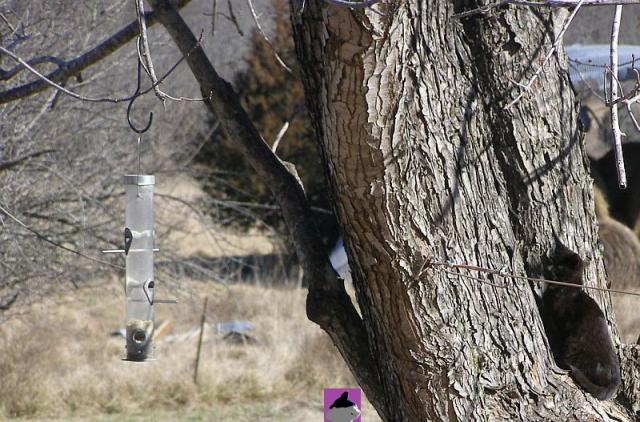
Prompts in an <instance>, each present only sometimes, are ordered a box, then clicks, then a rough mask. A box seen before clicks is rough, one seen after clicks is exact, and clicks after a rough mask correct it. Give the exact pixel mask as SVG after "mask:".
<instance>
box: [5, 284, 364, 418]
mask: <svg viewBox="0 0 640 422" xmlns="http://www.w3.org/2000/svg"><path fill="white" fill-rule="evenodd" d="M183 288H184V290H185V291H189V292H190V294H191V298H192V299H191V300H189V299H186V300H184V299H183V300H181V302H180V304H178V305H164V306H162V307H160V306H158V308H157V311H156V320H157V321H159V320H162V319H170V320H171V321H172V322H173V329H172V332H171V333H170V334H178V333H184V332H187V331H188V330H189V329H190V328H192V327H194V326H197V324H198V321H199V317H200V315H199V313H200V311H201V298H202V295H203V294H204V293H207V294H208V296H209V307H208V309H209V312H207V317H208V321H210V322H212V323H214V322H217V321H224V320H231V319H237V320H239V319H248V320H250V321H252V322H253V323H254V324H255V329H254V330H253V332H252V333H251V335H252V336H254V337H255V339H256V340H257V344H255V345H243V346H238V345H231V344H228V343H227V342H225V341H224V340H222V336H221V335H219V334H217V333H215V331H214V330H213V329H211V330H208V331H206V332H205V333H206V335H205V342H204V344H203V350H202V362H201V367H200V373H199V381H200V382H199V385H195V384H194V383H193V380H192V376H193V365H194V358H195V353H196V340H195V338H193V339H191V340H187V341H168V340H165V341H160V342H158V343H157V345H156V350H155V353H154V356H155V358H156V360H155V361H153V362H146V363H132V362H125V361H121V360H120V358H121V357H122V356H123V351H124V350H123V347H124V346H123V345H124V341H123V339H121V338H113V337H109V335H108V333H109V332H110V331H111V330H113V329H114V328H117V327H119V326H120V325H122V319H123V312H122V311H123V309H122V308H123V306H124V305H123V303H122V297H121V294H122V292H121V288H119V285H118V284H117V283H107V284H106V287H105V289H103V290H100V291H99V292H96V291H88V290H84V291H81V292H80V293H79V294H77V295H76V296H75V297H74V298H59V299H58V302H60V300H62V302H63V303H62V304H60V303H58V304H56V303H55V302H54V301H53V300H51V301H49V302H47V303H42V304H39V305H34V306H32V307H31V308H29V309H28V311H29V312H28V314H26V315H23V316H21V317H15V318H13V319H11V320H9V321H7V322H5V323H3V324H0V356H2V359H1V360H0V374H2V375H1V376H2V382H0V418H16V417H28V418H51V417H57V418H63V419H65V418H68V417H72V416H73V417H76V418H78V417H79V418H81V419H82V418H85V417H86V418H87V419H94V418H96V417H97V415H105V414H116V415H119V417H121V418H124V416H125V415H127V414H140V413H141V412H142V411H144V412H150V414H154V413H155V412H160V413H158V414H162V412H169V415H173V417H172V416H169V417H168V420H170V419H172V418H174V419H175V417H176V414H175V413H173V412H176V411H177V410H178V409H185V411H187V409H188V410H189V411H190V412H194V410H193V409H207V408H209V409H218V411H220V412H221V414H229V415H235V416H229V419H228V420H245V419H244V418H242V417H239V416H237V412H235V413H234V412H231V411H227V412H226V413H225V411H224V410H220V409H221V408H222V409H225V408H234V409H239V408H245V409H250V408H253V409H255V408H256V406H257V407H259V408H261V409H272V412H271V413H273V412H276V413H275V415H276V416H274V417H273V419H272V420H278V417H277V412H278V409H281V412H283V416H284V415H285V414H289V413H290V412H292V409H295V408H300V409H302V408H304V409H306V411H307V412H311V413H312V414H316V415H317V418H320V417H321V407H322V389H323V388H324V387H328V386H350V385H354V384H355V382H354V380H353V378H352V376H351V375H350V374H349V372H348V370H347V368H346V366H345V364H344V363H343V361H342V359H341V358H340V356H339V355H338V353H337V351H336V350H335V348H334V346H333V345H332V344H331V342H330V340H329V339H328V336H326V334H324V333H323V332H322V331H321V330H320V329H319V328H318V327H316V326H315V325H314V324H312V323H311V322H309V321H308V320H307V318H306V316H305V312H304V296H305V292H304V291H303V290H300V289H295V288H279V289H278V288H264V287H260V286H251V285H233V286H230V287H229V288H224V287H220V286H217V285H211V284H206V283H196V282H184V284H183ZM196 337H197V336H196ZM364 410H365V412H368V413H369V415H373V413H374V411H373V410H372V409H371V407H370V406H368V404H367V406H366V407H365V409H364ZM247 411H248V410H247ZM212 412H213V410H212ZM287 412H289V413H287ZM294 413H296V412H294ZM148 414H149V413H147V415H148ZM158 419H162V417H160V416H159V417H158ZM196 419H197V418H196ZM287 419H289V418H288V417H287ZM314 419H316V418H314ZM132 420H133V419H132ZM140 420H142V419H140ZM220 420H225V419H224V418H222V419H220ZM246 420H249V419H246ZM290 420H295V418H294V419H290ZM367 420H371V418H370V417H367Z"/></svg>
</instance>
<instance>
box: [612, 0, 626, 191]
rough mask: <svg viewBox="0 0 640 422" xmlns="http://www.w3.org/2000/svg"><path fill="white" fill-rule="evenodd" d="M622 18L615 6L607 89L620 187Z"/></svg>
mask: <svg viewBox="0 0 640 422" xmlns="http://www.w3.org/2000/svg"><path fill="white" fill-rule="evenodd" d="M621 18H622V6H616V11H615V13H614V15H613V23H612V25H611V76H610V79H609V89H610V90H611V91H610V95H609V98H610V99H611V104H610V105H609V108H610V110H611V142H612V143H613V150H614V152H615V158H616V171H617V173H618V186H619V187H620V189H626V187H627V175H626V173H625V170H624V159H623V156H622V135H623V133H622V131H621V130H620V121H619V120H618V104H617V103H616V101H617V100H618V95H619V91H618V90H619V89H620V88H619V86H618V84H617V83H614V82H618V33H619V31H620V20H621Z"/></svg>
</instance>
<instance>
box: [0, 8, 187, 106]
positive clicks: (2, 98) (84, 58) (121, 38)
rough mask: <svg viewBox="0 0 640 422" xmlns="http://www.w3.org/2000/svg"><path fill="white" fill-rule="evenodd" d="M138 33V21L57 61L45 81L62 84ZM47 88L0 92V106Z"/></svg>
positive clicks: (33, 85) (151, 19)
mask: <svg viewBox="0 0 640 422" xmlns="http://www.w3.org/2000/svg"><path fill="white" fill-rule="evenodd" d="M190 1H191V0H174V5H175V7H177V8H178V9H181V8H183V7H184V6H186V5H187V4H189V2H190ZM145 19H146V22H147V25H148V26H151V25H153V24H154V23H155V22H156V16H155V14H154V13H153V12H148V13H145ZM139 32H140V27H139V25H138V20H137V19H136V20H134V21H132V22H131V23H129V24H128V25H127V26H125V27H124V28H122V29H121V30H119V31H118V32H116V33H115V34H113V35H112V36H111V37H109V38H107V39H106V40H104V41H103V42H101V43H100V44H98V45H97V46H96V47H94V48H93V49H91V50H89V51H87V52H85V53H83V54H82V55H80V56H78V57H76V58H74V59H71V60H69V61H66V60H62V59H60V60H59V63H58V66H59V67H58V69H56V70H54V71H53V72H50V73H49V74H47V75H46V77H47V79H49V80H51V81H54V82H62V81H64V80H66V79H68V78H69V77H72V76H75V75H78V74H79V73H80V72H81V71H82V70H84V69H86V68H88V67H89V66H92V65H93V64H95V63H97V62H99V61H100V60H102V59H104V58H105V57H107V56H109V55H110V54H111V53H113V52H114V51H116V50H117V49H118V48H120V47H122V46H123V45H124V44H126V43H127V42H129V41H130V40H132V39H133V38H134V37H136V36H137V35H138V34H139ZM48 87H49V84H48V83H47V82H46V81H44V80H42V79H38V80H35V81H33V82H29V83H26V84H24V85H20V86H17V87H15V88H11V89H8V90H6V91H2V92H0V104H5V103H8V102H11V101H15V100H18V99H20V98H25V97H29V96H31V95H34V94H37V93H38V92H42V91H44V90H45V89H47V88H48Z"/></svg>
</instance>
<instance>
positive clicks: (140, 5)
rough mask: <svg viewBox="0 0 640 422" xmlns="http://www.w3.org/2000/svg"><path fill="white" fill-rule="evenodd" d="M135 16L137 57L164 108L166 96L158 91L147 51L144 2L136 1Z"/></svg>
mask: <svg viewBox="0 0 640 422" xmlns="http://www.w3.org/2000/svg"><path fill="white" fill-rule="evenodd" d="M136 15H137V17H138V25H139V26H140V35H139V37H140V38H139V39H140V42H139V43H137V45H138V56H139V57H140V60H141V61H142V67H143V68H144V70H145V72H147V75H149V79H151V84H152V85H153V90H154V92H155V93H156V97H158V99H159V100H160V101H162V106H163V107H165V108H166V101H165V100H166V96H165V94H164V92H162V91H161V90H160V87H159V82H158V77H157V76H156V71H155V69H154V68H153V61H152V60H151V51H150V50H149V40H148V38H147V22H146V19H145V17H144V1H143V0H136Z"/></svg>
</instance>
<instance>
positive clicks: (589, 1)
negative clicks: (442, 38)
mask: <svg viewBox="0 0 640 422" xmlns="http://www.w3.org/2000/svg"><path fill="white" fill-rule="evenodd" d="M325 1H328V2H331V3H333V2H334V1H339V0H325ZM578 3H581V2H580V1H579V0H542V1H529V0H501V1H497V2H495V3H490V4H487V5H485V6H482V7H478V8H476V9H472V10H467V11H466V12H461V13H456V14H454V15H451V17H452V18H454V19H460V18H466V17H469V16H473V15H477V14H483V13H487V12H489V11H490V10H491V9H495V8H498V7H501V6H505V5H508V4H511V5H514V6H525V7H577V5H578ZM622 4H638V0H585V1H584V2H582V5H583V6H616V5H622Z"/></svg>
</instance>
